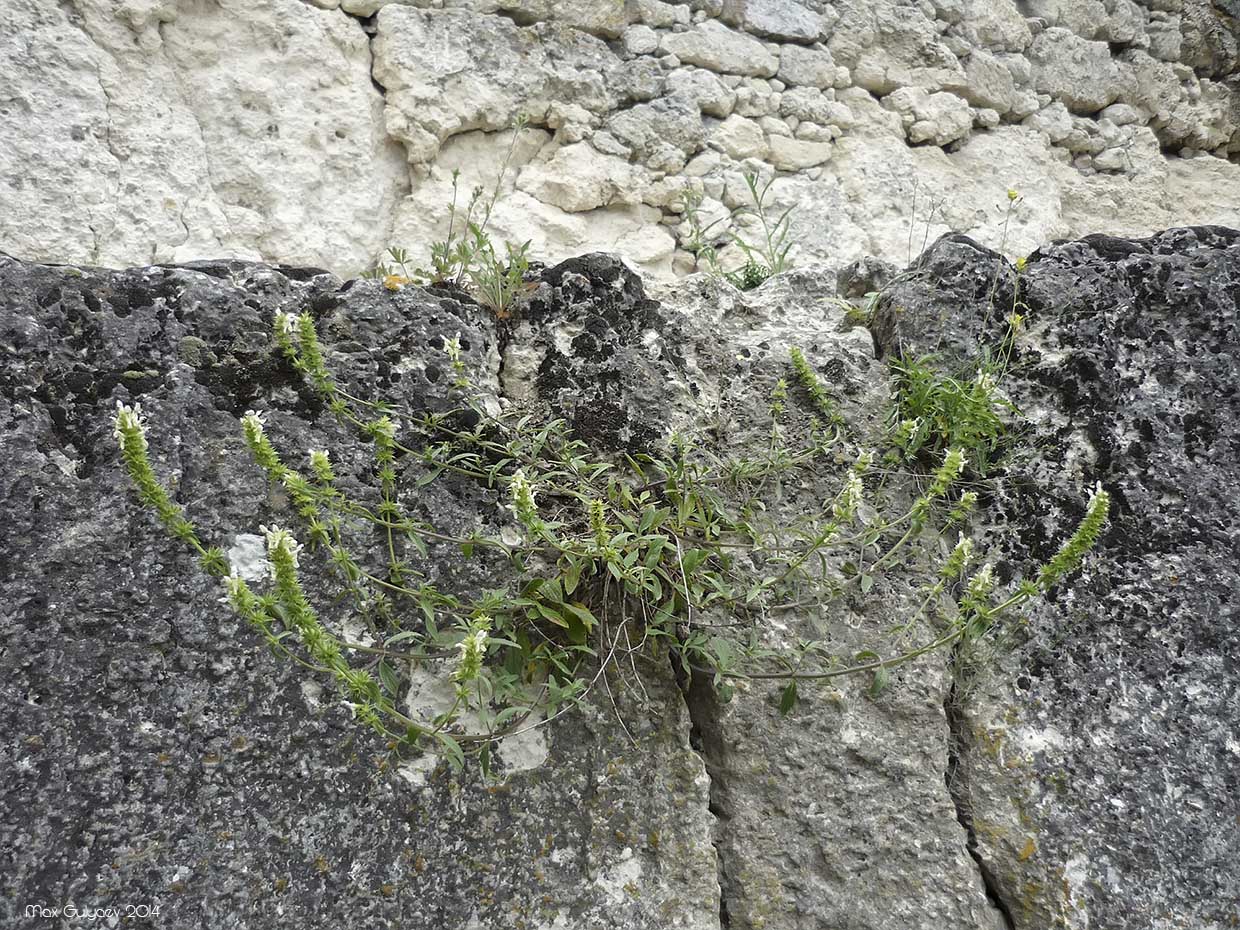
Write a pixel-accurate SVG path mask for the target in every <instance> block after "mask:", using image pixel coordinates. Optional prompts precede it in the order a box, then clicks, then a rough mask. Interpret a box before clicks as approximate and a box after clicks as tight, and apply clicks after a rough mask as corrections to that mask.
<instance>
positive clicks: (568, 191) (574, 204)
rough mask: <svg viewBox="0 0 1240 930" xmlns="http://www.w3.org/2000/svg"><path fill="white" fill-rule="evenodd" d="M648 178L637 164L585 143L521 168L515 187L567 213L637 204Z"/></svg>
mask: <svg viewBox="0 0 1240 930" xmlns="http://www.w3.org/2000/svg"><path fill="white" fill-rule="evenodd" d="M647 183H648V177H647V175H646V172H644V171H643V170H642V169H641V168H640V167H639V166H637V165H632V164H630V163H629V162H627V161H625V160H624V159H621V158H617V157H616V156H614V155H603V154H601V153H599V152H598V151H596V150H595V149H594V148H593V147H592V146H591V145H590V144H589V143H588V142H578V143H576V144H574V145H566V146H563V147H562V148H559V149H557V150H556V151H555V153H554V154H553V155H552V156H551V158H550V159H549V160H547V161H546V162H542V163H532V164H529V165H527V166H526V167H525V168H523V169H522V170H521V173H520V176H519V180H518V181H517V187H518V188H519V189H520V190H523V191H525V192H526V193H527V194H530V195H531V196H533V197H536V198H537V199H538V200H540V201H542V202H543V203H546V204H551V205H552V206H555V207H559V208H560V209H561V210H564V211H565V212H567V213H582V212H584V211H586V210H594V209H596V208H598V207H607V206H611V205H612V204H634V203H640V202H641V200H642V195H643V191H644V188H645V186H646V184H647Z"/></svg>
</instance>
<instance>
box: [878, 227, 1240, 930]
mask: <svg viewBox="0 0 1240 930" xmlns="http://www.w3.org/2000/svg"><path fill="white" fill-rule="evenodd" d="M917 267H918V271H917V272H916V273H915V274H914V275H913V276H912V277H911V278H910V279H908V280H906V281H903V282H898V283H896V284H895V285H894V286H893V288H892V290H891V295H890V298H889V306H890V307H892V308H895V307H905V308H908V310H909V312H908V313H896V314H895V316H894V317H892V318H890V319H891V320H892V322H893V323H894V326H895V328H894V329H892V328H888V329H886V330H885V331H882V332H880V334H879V335H880V341H882V342H884V343H885V345H886V347H887V348H888V350H892V349H894V348H895V347H896V346H897V345H901V344H902V346H903V348H904V349H905V350H906V351H909V352H913V353H918V352H922V351H928V350H937V351H940V352H945V353H947V354H948V355H950V356H955V357H963V356H967V355H969V354H971V353H975V352H976V350H977V346H979V345H980V344H985V343H987V342H990V343H992V344H993V342H994V341H995V340H996V338H997V336H998V335H999V334H1000V333H1001V332H1002V328H1001V327H1002V319H1003V317H1004V316H1005V315H1006V312H1007V309H1010V308H1011V306H1012V301H1013V298H1014V296H1015V290H1014V288H1015V287H1016V286H1017V283H1019V293H1020V300H1021V301H1022V302H1023V304H1024V305H1025V307H1024V309H1022V312H1023V313H1026V314H1027V316H1028V320H1029V323H1030V324H1031V329H1030V331H1029V333H1028V335H1027V336H1026V337H1024V338H1022V339H1021V341H1020V342H1019V348H1018V352H1017V354H1016V356H1015V358H1014V361H1013V373H1014V379H1013V381H1014V386H1013V388H1012V390H1011V394H1012V397H1013V399H1014V400H1015V401H1016V402H1017V403H1018V404H1019V405H1020V407H1021V408H1022V410H1023V411H1024V412H1025V413H1026V414H1027V415H1028V416H1029V417H1030V419H1031V420H1032V422H1033V434H1032V436H1031V443H1032V445H1033V447H1034V448H1035V449H1037V450H1039V451H1038V453H1037V455H1036V457H1035V459H1034V460H1033V461H1032V462H1031V463H1028V464H1026V465H1024V466H1020V465H1018V466H1015V467H1014V468H1013V469H1012V471H1011V473H1010V474H1009V475H1007V476H1006V478H1007V479H1008V481H1007V482H1003V481H1002V480H1001V483H1000V487H1001V488H1004V490H1002V491H1001V492H1000V493H1001V496H1002V497H1003V498H1006V499H1007V501H1008V507H1009V513H1010V516H1011V521H1012V526H1013V527H1014V528H1015V529H1016V530H1017V534H1016V537H1015V538H1018V539H1020V540H1021V541H1022V542H1021V544H1020V545H1016V546H1013V547H1012V549H1011V553H1010V561H1009V563H1008V565H1007V566H1005V567H1004V570H1005V571H1011V570H1014V569H1015V570H1019V569H1021V568H1023V567H1025V566H1027V565H1028V564H1030V562H1031V561H1032V562H1034V563H1036V562H1038V561H1041V560H1044V559H1045V558H1047V556H1048V555H1050V554H1051V553H1052V552H1053V551H1054V547H1055V545H1056V538H1057V537H1058V536H1059V535H1060V534H1061V533H1062V532H1063V528H1064V527H1065V525H1071V524H1072V523H1074V521H1076V520H1077V519H1079V516H1080V513H1081V495H1080V493H1079V490H1078V489H1079V488H1081V487H1082V486H1086V485H1089V484H1092V483H1093V482H1095V481H1100V482H1101V483H1102V485H1103V486H1104V487H1105V488H1107V489H1108V490H1109V491H1110V492H1111V494H1112V495H1113V498H1114V500H1115V509H1114V512H1113V520H1112V525H1111V528H1110V530H1109V532H1108V533H1107V535H1106V539H1105V549H1104V555H1105V557H1104V558H1101V559H1099V560H1097V561H1096V562H1094V563H1093V564H1092V565H1091V566H1090V567H1089V569H1088V570H1087V571H1085V572H1084V573H1083V575H1082V577H1081V580H1080V581H1079V582H1078V584H1076V585H1075V586H1073V587H1072V588H1071V590H1069V591H1066V592H1064V593H1063V594H1062V596H1056V597H1055V598H1053V599H1052V603H1050V604H1048V605H1045V606H1043V607H1040V608H1038V609H1036V610H1034V611H1032V612H1031V613H1030V616H1029V618H1028V626H1027V628H1026V629H1024V630H1023V631H1021V633H1020V634H1019V636H1018V637H1017V642H1018V643H1019V645H1018V646H1017V648H1016V649H1015V650H1014V651H1013V652H1012V653H1011V654H1008V655H1004V656H1003V658H1002V661H1001V662H1000V664H999V666H998V668H997V669H995V670H993V671H992V672H990V673H987V674H984V675H982V676H981V679H980V680H979V681H977V682H974V683H973V684H972V685H971V689H972V690H971V692H970V693H969V695H968V696H967V698H965V699H964V700H963V701H961V702H960V706H959V713H958V717H957V719H956V720H954V722H953V731H954V739H955V740H957V745H956V746H955V747H954V748H953V756H954V758H953V778H954V781H955V785H956V790H957V791H958V793H959V797H958V802H959V803H960V804H961V807H962V810H964V811H966V812H967V816H968V818H969V819H970V821H971V824H972V833H973V837H974V841H975V848H976V852H977V854H978V856H979V857H980V859H981V861H982V862H983V863H984V864H985V866H986V868H987V869H988V871H989V874H990V878H991V885H992V889H993V891H994V892H995V893H996V894H997V895H998V898H999V899H1000V900H1001V901H1003V902H1004V906H1005V909H1006V912H1007V914H1008V918H1009V920H1010V921H1011V924H1010V926H1015V927H1016V928H1026V927H1028V928H1043V927H1071V928H1084V927H1090V928H1107V930H1110V928H1115V930H1120V928H1124V930H1127V928H1135V927H1143V928H1144V927H1150V928H1155V930H1164V928H1165V930H1170V928H1172V927H1180V926H1192V927H1202V928H1212V930H1213V928H1224V927H1227V926H1229V925H1230V924H1231V923H1234V920H1235V915H1236V913H1237V907H1238V906H1240V877H1238V876H1237V873H1236V871H1235V868H1234V866H1233V862H1234V859H1235V851H1234V844H1235V838H1236V836H1237V833H1236V825H1237V823H1240V800H1238V799H1240V794H1238V793H1237V790H1236V788H1237V785H1240V725H1238V723H1237V719H1236V715H1235V713H1234V709H1235V707H1236V703H1237V700H1238V699H1240V683H1238V682H1237V677H1236V671H1237V669H1236V656H1237V655H1238V654H1240V633H1238V627H1237V623H1236V621H1237V616H1238V614H1240V610H1238V608H1237V595H1236V591H1237V590H1240V577H1238V574H1237V567H1236V566H1237V560H1236V554H1237V551H1240V530H1238V528H1240V509H1238V501H1240V498H1237V495H1236V492H1235V487H1236V484H1237V481H1240V472H1238V471H1237V463H1238V462H1240V433H1238V431H1237V426H1236V424H1237V422H1240V417H1238V414H1240V400H1238V397H1237V386H1238V385H1240V316H1238V314H1237V310H1238V309H1240V297H1238V295H1240V232H1237V231H1236V230H1230V229H1222V228H1199V229H1178V230H1171V231H1168V232H1165V233H1161V234H1159V235H1157V236H1155V237H1153V238H1151V239H1147V240H1137V241H1132V240H1122V239H1114V238H1109V237H1105V236H1096V237H1091V238H1089V239H1086V240H1083V241H1080V242H1066V243H1057V244H1055V245H1051V246H1047V247H1045V248H1042V249H1039V250H1038V251H1037V252H1036V253H1035V254H1034V255H1033V256H1032V257H1031V258H1030V259H1029V265H1028V270H1027V271H1026V272H1025V273H1024V274H1023V275H1020V276H1019V277H1018V276H1017V275H1016V274H1015V272H1014V270H1013V269H1012V268H1011V267H1010V266H1009V265H1008V263H1007V262H1006V261H1004V260H1003V259H1002V258H1001V257H1000V256H998V255H997V254H995V253H994V252H991V251H990V250H987V249H984V248H981V247H979V246H977V245H976V244H975V243H971V242H969V241H968V240H964V239H957V240H944V241H942V242H940V243H938V244H936V245H935V247H934V248H933V249H932V250H930V252H928V253H927V254H926V255H925V256H923V257H922V259H921V260H920V261H919V263H918V266H917ZM992 293H993V294H995V297H994V299H993V301H992V300H991V299H990V295H991V294H992ZM995 308H997V309H998V312H996V310H995ZM1009 482H1010V483H1009Z"/></svg>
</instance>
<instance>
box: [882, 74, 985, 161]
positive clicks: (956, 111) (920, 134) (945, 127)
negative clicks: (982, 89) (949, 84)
mask: <svg viewBox="0 0 1240 930" xmlns="http://www.w3.org/2000/svg"><path fill="white" fill-rule="evenodd" d="M883 106H884V107H886V108H887V109H889V110H892V111H893V112H895V113H898V114H899V115H900V118H901V119H902V120H903V122H904V127H905V129H906V130H907V131H908V137H909V141H910V142H913V143H920V142H929V143H931V144H932V145H939V146H942V145H947V144H948V143H949V142H955V141H956V140H958V139H961V138H963V137H964V136H967V135H968V134H969V132H970V130H972V128H973V112H972V110H970V108H969V105H968V104H967V103H966V102H965V101H964V100H962V99H961V98H959V97H957V96H956V95H955V94H949V93H946V92H944V91H940V92H938V93H934V94H931V93H928V92H927V91H925V90H923V89H922V88H920V87H902V88H900V89H899V90H897V91H896V92H895V93H892V94H888V95H887V96H886V97H884V98H883Z"/></svg>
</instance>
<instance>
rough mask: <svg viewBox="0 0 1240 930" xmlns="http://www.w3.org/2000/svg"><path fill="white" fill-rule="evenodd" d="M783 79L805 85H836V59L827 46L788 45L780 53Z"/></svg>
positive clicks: (780, 68)
mask: <svg viewBox="0 0 1240 930" xmlns="http://www.w3.org/2000/svg"><path fill="white" fill-rule="evenodd" d="M778 76H779V79H780V80H781V81H784V82H786V83H788V84H792V85H794V86H795V85H802V86H805V87H834V86H835V79H836V65H835V60H834V59H833V58H832V57H831V53H830V52H829V51H828V50H827V49H826V48H806V47H804V46H801V45H786V46H784V49H783V51H782V52H781V53H780V55H779V71H778Z"/></svg>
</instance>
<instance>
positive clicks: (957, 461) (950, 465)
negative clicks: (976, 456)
mask: <svg viewBox="0 0 1240 930" xmlns="http://www.w3.org/2000/svg"><path fill="white" fill-rule="evenodd" d="M967 464H969V460H968V459H967V458H966V457H965V454H964V451H963V450H962V449H958V448H957V449H948V450H947V455H946V456H944V457H943V471H944V473H946V474H950V475H951V476H952V477H953V478H958V477H960V473H961V472H963V471H964V467H965V466H966V465H967Z"/></svg>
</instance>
